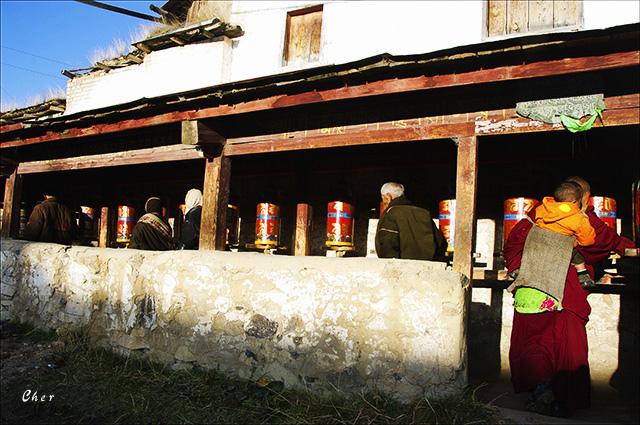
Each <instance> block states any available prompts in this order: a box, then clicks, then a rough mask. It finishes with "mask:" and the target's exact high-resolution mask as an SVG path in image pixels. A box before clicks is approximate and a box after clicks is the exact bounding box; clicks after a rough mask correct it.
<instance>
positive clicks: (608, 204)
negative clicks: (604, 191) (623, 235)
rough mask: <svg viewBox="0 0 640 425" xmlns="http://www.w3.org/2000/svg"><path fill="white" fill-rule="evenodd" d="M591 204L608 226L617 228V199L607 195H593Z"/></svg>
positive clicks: (590, 200) (590, 199)
mask: <svg viewBox="0 0 640 425" xmlns="http://www.w3.org/2000/svg"><path fill="white" fill-rule="evenodd" d="M589 205H590V206H592V207H593V212H595V213H596V215H597V216H598V217H599V218H600V220H602V221H603V222H604V223H605V224H606V225H607V226H609V227H611V228H612V229H613V230H616V200H615V199H613V198H607V197H606V196H591V197H590V198H589Z"/></svg>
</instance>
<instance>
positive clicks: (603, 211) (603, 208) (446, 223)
mask: <svg viewBox="0 0 640 425" xmlns="http://www.w3.org/2000/svg"><path fill="white" fill-rule="evenodd" d="M538 205H540V202H538V200H536V199H532V198H523V197H521V198H509V199H507V200H505V201H504V217H503V219H504V221H503V223H504V225H503V234H504V239H503V242H506V241H507V238H509V234H510V233H511V231H512V230H513V228H514V227H515V225H516V224H517V223H518V222H519V221H520V220H522V219H523V218H525V217H526V216H527V214H528V213H529V212H530V211H531V210H533V209H534V208H535V207H537V206H538ZM589 205H590V206H593V209H594V212H595V213H596V215H597V216H598V217H599V218H600V219H601V220H602V221H603V222H604V223H605V224H606V225H607V226H609V227H611V228H612V229H614V230H615V229H616V200H615V199H613V198H608V197H606V196H592V197H590V198H589ZM455 216H456V200H455V199H446V200H444V201H440V204H439V217H438V219H439V222H440V230H442V234H443V235H444V237H445V239H446V240H447V244H448V247H447V251H449V252H453V251H454V249H455V245H454V240H455Z"/></svg>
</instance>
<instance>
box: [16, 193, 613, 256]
mask: <svg viewBox="0 0 640 425" xmlns="http://www.w3.org/2000/svg"><path fill="white" fill-rule="evenodd" d="M538 205H540V202H538V201H537V200H536V199H532V198H524V197H520V198H510V199H507V200H505V201H504V226H503V229H504V232H503V233H504V241H506V240H507V238H508V237H509V234H510V233H511V231H512V229H513V227H514V226H515V225H516V223H517V222H518V221H520V220H522V219H523V218H525V216H526V215H527V214H528V213H529V212H530V211H531V210H532V209H534V208H535V207H536V206H538ZM589 205H591V206H593V207H594V211H595V213H596V215H598V217H600V219H601V220H602V221H603V222H604V223H605V224H607V225H608V226H609V227H611V228H613V229H615V228H616V201H615V199H613V198H608V197H605V196H592V197H590V198H589ZM180 210H181V211H182V214H183V217H184V216H185V215H186V207H185V206H184V204H182V205H180ZM353 211H354V209H353V206H352V205H350V204H348V203H346V202H341V201H334V202H329V203H328V205H327V227H326V242H325V245H326V246H327V247H328V248H330V249H334V250H345V249H347V250H348V249H352V248H353V230H354V219H353ZM381 212H382V211H381ZM163 214H165V215H166V209H165V210H163ZM455 215H456V200H455V199H446V200H443V201H440V203H439V216H438V219H439V224H440V230H441V231H442V233H443V235H444V237H445V239H446V240H447V244H448V248H447V250H448V251H449V252H453V251H454V250H455V244H454V241H455ZM26 222H27V214H26V210H25V209H21V210H20V228H21V230H23V228H24V226H26ZM135 223H136V211H135V209H134V208H133V207H130V206H126V205H119V206H118V216H117V222H116V232H115V233H116V243H119V244H126V243H129V242H130V241H131V235H132V232H133V226H134V225H135ZM78 224H79V230H80V232H81V234H82V236H84V237H85V238H87V239H89V238H94V237H95V236H96V233H97V219H96V215H95V210H94V209H93V208H91V207H88V206H81V207H80V212H79V219H78ZM21 233H22V232H21ZM239 242H240V211H239V208H238V207H237V206H235V205H231V204H229V205H228V207H227V244H229V245H230V246H237V245H238V244H239ZM279 244H280V207H279V206H278V205H276V204H272V203H268V202H263V203H259V204H258V205H257V209H256V231H255V245H256V247H258V248H277V247H278V246H279Z"/></svg>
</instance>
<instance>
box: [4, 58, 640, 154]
mask: <svg viewBox="0 0 640 425" xmlns="http://www.w3.org/2000/svg"><path fill="white" fill-rule="evenodd" d="M638 63H640V52H639V51H633V52H622V53H611V54H609V55H603V56H590V57H582V58H565V59H559V60H550V61H540V62H535V63H530V64H525V65H510V66H503V67H497V68H493V69H486V70H479V71H471V72H466V73H460V74H447V75H435V76H420V77H412V78H404V79H397V78H395V79H389V80H381V81H376V82H373V83H369V84H363V85H359V86H352V87H341V88H338V89H330V90H323V91H312V92H305V93H299V94H292V95H277V96H272V97H269V98H265V99H258V100H252V101H248V102H243V103H238V104H234V105H220V106H215V107H211V108H204V109H199V110H192V111H183V112H169V113H165V114H160V115H156V116H153V117H146V118H136V119H128V120H123V121H120V122H118V123H108V124H95V125H93V126H90V127H74V128H68V129H65V130H61V131H55V132H54V131H48V132H46V133H45V134H44V135H41V136H35V137H29V138H26V139H15V140H10V141H5V142H1V143H0V148H8V147H15V146H24V145H30V144H34V143H42V142H49V141H54V140H63V139H71V138H79V137H87V136H93V135H98V134H106V133H113V132H118V131H125V130H132V129H136V128H143V127H150V126H155V125H161V124H168V123H175V122H179V121H184V120H196V119H204V118H213V117H218V116H223V115H231V114H240V113H246V112H255V111H260V110H267V109H276V108H284V107H288V106H300V105H308V104H313V103H319V102H326V101H333V100H345V99H356V98H361V97H367V96H378V95H385V94H393V93H404V92H411V91H415V90H427V89H431V88H443V87H454V86H462V85H471V84H480V83H488V82H494V81H506V80H517V79H524V78H536V77H546V76H552V75H562V74H572V73H579V72H587V71H597V70H604V69H613V68H623V67H630V66H638ZM5 132H6V131H5V130H4V127H2V128H0V133H5Z"/></svg>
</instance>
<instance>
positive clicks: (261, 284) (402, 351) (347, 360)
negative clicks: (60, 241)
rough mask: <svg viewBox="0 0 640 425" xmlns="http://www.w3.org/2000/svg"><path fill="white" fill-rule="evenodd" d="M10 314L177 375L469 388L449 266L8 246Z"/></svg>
mask: <svg viewBox="0 0 640 425" xmlns="http://www.w3.org/2000/svg"><path fill="white" fill-rule="evenodd" d="M1 261H2V274H1V277H2V305H3V312H2V313H3V319H7V318H9V317H11V318H14V319H17V320H23V321H29V322H32V323H35V324H36V325H38V326H41V327H48V328H57V327H60V326H63V325H72V326H82V325H86V326H87V327H88V329H89V330H90V335H91V337H92V338H93V339H94V340H95V342H96V343H98V344H100V345H102V346H107V347H111V348H113V349H115V350H116V351H120V352H123V353H125V354H126V353H129V352H131V351H134V350H135V351H138V352H140V353H144V354H145V355H148V357H149V358H151V359H152V360H155V361H159V362H162V363H167V364H171V365H173V367H175V368H184V367H192V366H194V365H198V366H201V367H205V368H218V369H220V370H222V371H224V372H226V373H228V374H231V375H238V376H240V377H244V378H248V379H258V378H260V377H268V378H269V379H274V380H281V381H284V383H285V385H287V386H297V387H308V388H310V389H312V390H322V389H324V388H330V387H331V386H332V385H333V386H336V387H337V388H340V389H342V390H345V391H359V390H362V389H365V388H377V389H380V390H382V391H384V392H388V393H390V394H393V395H395V396H397V397H398V398H399V399H401V400H411V399H415V398H417V397H421V396H423V395H425V394H426V395H429V396H434V395H445V394H449V393H452V392H455V391H458V390H460V389H461V388H462V387H463V386H464V385H465V384H466V382H467V377H466V375H467V373H466V344H465V339H466V336H465V326H464V320H465V315H464V311H465V298H467V297H466V294H468V290H467V289H465V288H466V283H467V281H466V279H465V278H463V277H462V276H461V275H460V274H458V273H454V272H451V271H445V270H444V266H443V264H441V263H431V262H424V261H408V260H379V259H368V258H336V259H329V258H321V257H284V256H266V255H263V254H252V253H226V252H205V251H202V252H198V251H176V252H164V253H156V252H145V251H137V250H115V249H99V248H87V247H65V246H61V245H55V244H43V243H27V242H23V241H14V240H2V250H1Z"/></svg>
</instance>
